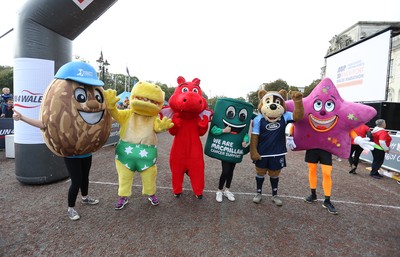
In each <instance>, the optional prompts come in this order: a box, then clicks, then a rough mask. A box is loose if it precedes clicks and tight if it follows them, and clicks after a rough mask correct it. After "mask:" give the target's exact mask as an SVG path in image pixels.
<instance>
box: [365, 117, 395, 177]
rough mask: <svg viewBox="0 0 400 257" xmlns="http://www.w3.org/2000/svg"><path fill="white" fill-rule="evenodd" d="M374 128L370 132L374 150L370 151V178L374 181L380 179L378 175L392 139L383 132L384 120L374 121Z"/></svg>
mask: <svg viewBox="0 0 400 257" xmlns="http://www.w3.org/2000/svg"><path fill="white" fill-rule="evenodd" d="M375 124H376V127H375V128H374V129H373V130H372V138H373V139H374V143H375V146H374V150H372V156H373V161H372V165H371V168H372V169H371V173H370V176H371V177H373V178H376V179H380V178H382V177H383V176H382V175H381V174H379V172H378V171H379V169H380V168H381V166H382V164H383V162H384V161H385V153H388V152H389V150H390V143H391V142H392V137H391V136H390V135H389V133H388V132H387V131H386V130H385V128H386V121H385V120H384V119H378V120H376V121H375Z"/></svg>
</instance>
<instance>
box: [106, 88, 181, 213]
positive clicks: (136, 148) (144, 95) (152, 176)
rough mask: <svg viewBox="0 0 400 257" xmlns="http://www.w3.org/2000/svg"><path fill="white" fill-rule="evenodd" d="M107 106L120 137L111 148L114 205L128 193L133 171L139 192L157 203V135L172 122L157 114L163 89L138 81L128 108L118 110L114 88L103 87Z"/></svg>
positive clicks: (118, 206) (123, 201)
mask: <svg viewBox="0 0 400 257" xmlns="http://www.w3.org/2000/svg"><path fill="white" fill-rule="evenodd" d="M105 96H106V100H107V103H108V110H109V112H110V113H111V116H112V117H113V118H114V119H115V120H116V121H117V122H118V123H119V124H120V125H121V129H120V140H119V142H118V144H117V147H116V149H115V164H116V168H117V172H118V186H119V188H118V195H119V196H120V198H119V200H118V202H117V204H116V206H115V209H117V210H120V209H122V208H123V207H124V206H125V204H127V203H128V196H130V195H131V194H132V183H133V178H134V175H135V172H139V173H140V175H141V177H142V184H143V190H142V194H144V195H148V196H149V197H148V200H149V201H150V203H151V204H152V205H158V204H159V201H158V199H157V197H156V195H155V194H156V177H157V166H156V161H157V136H156V133H159V132H163V131H166V130H167V129H169V128H171V127H172V126H173V125H174V124H173V123H172V122H171V119H168V118H167V117H164V118H163V119H160V118H159V112H160V110H161V109H162V106H163V104H164V92H163V91H162V90H161V88H160V87H159V86H157V85H154V84H151V83H147V82H141V81H139V82H138V83H136V84H135V86H134V87H133V88H132V91H131V95H130V99H129V100H130V101H129V102H130V108H128V109H125V110H118V109H117V107H116V104H117V102H118V101H119V98H118V97H117V96H116V91H115V90H110V89H109V90H106V91H105Z"/></svg>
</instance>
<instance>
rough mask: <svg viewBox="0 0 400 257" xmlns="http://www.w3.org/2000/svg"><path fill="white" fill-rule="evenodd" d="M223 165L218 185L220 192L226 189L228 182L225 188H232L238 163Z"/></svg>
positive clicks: (224, 162)
mask: <svg viewBox="0 0 400 257" xmlns="http://www.w3.org/2000/svg"><path fill="white" fill-rule="evenodd" d="M221 164H222V173H221V177H220V178H219V185H218V189H219V190H222V189H223V188H224V184H225V182H226V185H225V186H226V187H227V188H230V187H231V182H232V178H233V170H234V169H235V166H236V163H234V162H226V161H221Z"/></svg>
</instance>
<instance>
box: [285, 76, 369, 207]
mask: <svg viewBox="0 0 400 257" xmlns="http://www.w3.org/2000/svg"><path fill="white" fill-rule="evenodd" d="M303 103H304V113H305V116H304V118H303V119H301V120H299V121H297V122H296V124H295V125H294V130H293V129H292V131H291V132H290V134H291V135H293V139H294V142H295V143H296V145H295V147H294V148H293V149H292V150H294V151H299V150H306V156H305V161H306V162H307V164H308V173H309V183H310V188H311V195H310V196H308V197H307V198H305V199H304V200H305V201H306V202H307V203H312V202H316V201H317V195H316V188H317V164H318V163H320V164H321V169H322V187H323V190H324V194H325V200H324V202H323V205H322V206H323V207H324V208H326V209H327V210H328V211H329V213H332V214H337V211H336V209H335V207H334V206H333V204H332V203H331V201H330V197H331V190H332V178H331V173H332V154H334V155H336V156H338V157H341V158H348V157H349V153H350V145H351V139H352V138H354V142H355V143H356V144H359V145H360V146H361V147H362V148H364V149H368V150H372V149H373V143H372V142H369V138H361V137H359V136H357V134H356V133H355V132H354V131H353V129H354V128H356V127H358V126H359V125H361V124H363V123H366V122H368V121H369V120H370V119H372V118H373V117H374V116H375V115H376V110H375V109H374V108H373V107H370V106H367V105H363V104H360V103H352V102H347V101H345V100H343V99H342V97H341V96H340V95H339V92H338V90H337V89H336V87H335V85H334V84H333V82H332V81H331V80H330V79H329V78H325V79H323V80H322V81H321V82H320V83H319V84H318V85H317V86H316V87H315V88H314V89H313V91H312V92H311V94H310V95H308V96H307V97H305V98H304V99H303ZM286 106H287V108H288V110H291V109H293V108H294V107H295V104H294V103H293V101H292V100H289V101H287V102H286Z"/></svg>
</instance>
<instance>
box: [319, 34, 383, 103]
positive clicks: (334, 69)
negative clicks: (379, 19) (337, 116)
mask: <svg viewBox="0 0 400 257" xmlns="http://www.w3.org/2000/svg"><path fill="white" fill-rule="evenodd" d="M390 34H391V31H390V30H389V31H387V32H384V33H382V34H379V35H377V36H375V37H373V38H371V39H368V40H366V41H364V42H362V43H360V44H357V45H355V46H353V47H350V48H348V49H346V50H344V51H342V52H339V53H337V54H335V55H332V56H330V57H327V59H326V73H325V74H326V77H328V78H330V79H331V80H332V81H333V83H334V84H335V86H336V87H337V89H338V90H339V93H340V95H341V96H342V98H343V99H345V100H346V101H353V102H364V101H386V87H387V82H386V79H387V71H388V65H389V51H390V40H391V39H390Z"/></svg>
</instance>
